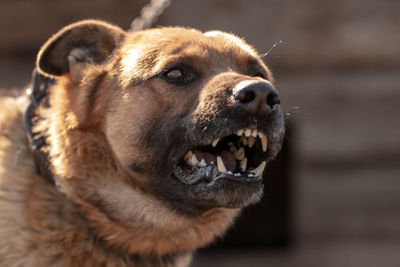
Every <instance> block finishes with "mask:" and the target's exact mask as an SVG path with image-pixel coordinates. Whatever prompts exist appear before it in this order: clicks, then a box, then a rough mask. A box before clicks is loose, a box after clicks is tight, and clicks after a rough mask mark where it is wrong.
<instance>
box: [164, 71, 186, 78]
mask: <svg viewBox="0 0 400 267" xmlns="http://www.w3.org/2000/svg"><path fill="white" fill-rule="evenodd" d="M183 76H184V73H183V71H181V70H180V69H173V70H170V71H168V72H167V74H166V77H167V78H168V79H170V80H180V79H182V77H183Z"/></svg>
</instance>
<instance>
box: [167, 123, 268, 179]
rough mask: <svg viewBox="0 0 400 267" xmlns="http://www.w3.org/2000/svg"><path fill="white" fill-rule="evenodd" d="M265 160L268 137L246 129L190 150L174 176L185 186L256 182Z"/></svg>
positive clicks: (266, 158)
mask: <svg viewBox="0 0 400 267" xmlns="http://www.w3.org/2000/svg"><path fill="white" fill-rule="evenodd" d="M268 160H269V157H268V138H267V136H266V135H265V134H264V133H263V132H261V131H259V130H257V129H250V128H245V129H240V130H237V131H236V132H235V133H234V134H232V135H228V136H224V137H219V138H216V139H214V141H213V142H212V143H211V144H207V145H199V146H196V147H193V148H192V149H190V150H189V151H188V152H187V153H186V154H185V155H184V156H183V158H182V159H181V161H180V162H178V163H177V164H175V166H174V167H173V172H174V175H175V176H176V177H177V178H178V179H179V180H180V181H182V182H183V183H185V184H198V183H201V182H206V183H207V184H213V183H214V182H215V181H217V180H219V179H230V180H235V181H239V182H258V181H261V180H262V174H263V172H264V169H265V167H266V164H267V162H268Z"/></svg>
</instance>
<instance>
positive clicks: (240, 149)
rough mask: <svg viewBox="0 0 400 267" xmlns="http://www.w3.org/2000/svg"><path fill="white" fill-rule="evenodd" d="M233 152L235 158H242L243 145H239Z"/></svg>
mask: <svg viewBox="0 0 400 267" xmlns="http://www.w3.org/2000/svg"><path fill="white" fill-rule="evenodd" d="M233 154H234V155H235V159H237V160H243V159H244V147H240V148H239V150H238V151H236V152H235V153H233Z"/></svg>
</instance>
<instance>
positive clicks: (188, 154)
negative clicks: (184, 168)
mask: <svg viewBox="0 0 400 267" xmlns="http://www.w3.org/2000/svg"><path fill="white" fill-rule="evenodd" d="M192 155H193V153H192V151H191V150H190V151H189V152H188V153H186V154H185V156H184V157H183V158H184V159H185V161H187V160H188V159H189V158H190V157H191V156H192Z"/></svg>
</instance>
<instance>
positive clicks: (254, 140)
mask: <svg viewBox="0 0 400 267" xmlns="http://www.w3.org/2000/svg"><path fill="white" fill-rule="evenodd" d="M255 142H256V139H255V138H254V137H253V136H250V137H249V147H250V148H251V147H253V146H254V143H255Z"/></svg>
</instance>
